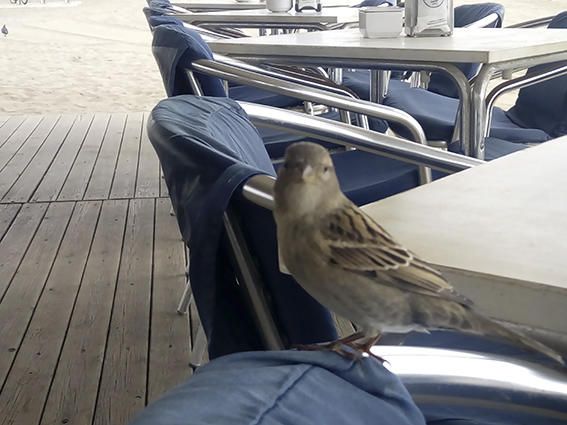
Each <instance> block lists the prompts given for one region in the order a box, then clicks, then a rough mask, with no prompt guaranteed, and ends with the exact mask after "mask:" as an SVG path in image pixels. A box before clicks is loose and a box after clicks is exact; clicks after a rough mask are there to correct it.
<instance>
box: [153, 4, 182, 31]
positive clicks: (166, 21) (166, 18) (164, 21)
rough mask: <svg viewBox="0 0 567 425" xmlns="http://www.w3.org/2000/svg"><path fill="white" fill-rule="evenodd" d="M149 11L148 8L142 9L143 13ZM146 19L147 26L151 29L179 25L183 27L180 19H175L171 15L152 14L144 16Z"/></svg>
mask: <svg viewBox="0 0 567 425" xmlns="http://www.w3.org/2000/svg"><path fill="white" fill-rule="evenodd" d="M146 10H149V8H147V7H144V12H145V11H146ZM146 17H147V19H148V24H149V25H150V28H151V29H154V28H155V27H157V26H159V25H181V26H183V21H181V19H179V18H176V17H175V16H171V15H153V14H151V13H150V14H146Z"/></svg>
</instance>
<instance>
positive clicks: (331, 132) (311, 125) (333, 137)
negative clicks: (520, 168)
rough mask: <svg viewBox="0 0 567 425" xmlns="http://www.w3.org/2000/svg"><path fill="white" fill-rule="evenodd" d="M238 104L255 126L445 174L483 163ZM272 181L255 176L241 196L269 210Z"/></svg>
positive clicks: (330, 123)
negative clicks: (385, 157)
mask: <svg viewBox="0 0 567 425" xmlns="http://www.w3.org/2000/svg"><path fill="white" fill-rule="evenodd" d="M239 103H240V105H241V106H242V108H243V109H244V110H245V111H246V113H247V115H248V117H249V118H250V120H251V121H252V122H253V123H254V124H255V125H257V126H265V127H272V128H276V129H286V130H288V131H291V132H295V133H297V134H301V135H304V136H306V137H313V138H316V139H319V140H324V141H329V142H332V143H337V144H341V145H344V146H348V147H355V148H357V149H360V150H363V151H366V152H370V153H374V154H378V155H382V156H387V157H390V158H394V159H398V160H401V161H405V162H409V163H413V164H418V165H425V166H427V167H431V168H435V169H438V170H441V171H445V172H448V173H453V172H458V171H462V170H466V169H468V168H471V167H474V166H476V165H481V164H484V163H485V162H484V161H481V160H479V159H475V158H471V157H467V156H462V155H457V154H455V153H452V152H446V151H442V150H439V149H435V148H432V147H429V146H425V145H420V144H416V143H413V142H410V141H408V140H404V139H401V138H399V137H393V136H388V135H385V134H381V133H376V132H374V131H370V130H365V129H363V128H360V127H354V126H352V125H348V124H344V123H341V122H337V121H331V120H327V119H323V118H318V117H312V116H308V115H305V114H300V113H298V112H293V111H288V110H284V109H278V108H273V107H270V106H264V105H257V104H254V103H247V102H239ZM274 181H275V179H274V178H273V177H270V176H267V175H257V176H254V177H252V178H251V179H249V180H248V181H247V183H246V184H245V185H244V188H243V195H244V197H245V198H246V199H248V200H250V201H252V202H254V203H255V204H257V205H260V206H262V207H264V208H266V209H272V208H273V196H272V191H273V184H274Z"/></svg>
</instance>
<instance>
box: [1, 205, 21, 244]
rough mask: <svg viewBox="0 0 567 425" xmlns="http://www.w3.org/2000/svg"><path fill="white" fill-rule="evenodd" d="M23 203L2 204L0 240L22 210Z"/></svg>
mask: <svg viewBox="0 0 567 425" xmlns="http://www.w3.org/2000/svg"><path fill="white" fill-rule="evenodd" d="M20 208H21V205H0V241H1V240H2V239H3V238H4V234H5V233H6V231H7V230H8V229H9V228H10V225H11V224H12V221H13V220H14V218H15V217H16V215H17V214H18V211H20Z"/></svg>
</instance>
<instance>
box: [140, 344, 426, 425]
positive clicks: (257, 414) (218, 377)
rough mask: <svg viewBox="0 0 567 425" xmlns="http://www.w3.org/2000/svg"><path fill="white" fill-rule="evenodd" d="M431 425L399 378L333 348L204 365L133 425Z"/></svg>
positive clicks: (243, 357) (235, 356) (228, 358)
mask: <svg viewBox="0 0 567 425" xmlns="http://www.w3.org/2000/svg"><path fill="white" fill-rule="evenodd" d="M371 423H376V424H380V425H425V420H424V418H423V415H422V414H421V412H420V410H419V409H418V408H417V406H416V405H415V404H414V402H413V400H412V399H411V397H410V395H409V393H408V392H407V390H406V389H405V388H404V386H403V385H402V383H401V382H400V380H399V379H398V377H396V376H395V375H394V374H392V373H390V372H389V371H388V370H387V369H386V368H384V367H383V366H382V365H381V364H380V363H379V362H377V361H375V360H374V359H363V360H361V361H358V362H353V361H350V360H346V359H344V358H342V357H340V356H338V355H336V354H334V353H329V352H305V351H272V352H262V353H238V354H233V355H230V356H225V357H222V358H219V359H216V360H214V361H212V362H211V363H209V364H207V365H205V366H203V367H201V368H199V369H198V370H197V372H196V373H195V374H194V375H193V376H192V377H191V378H190V379H189V380H187V381H186V382H185V383H184V384H182V385H180V386H179V387H177V388H175V389H174V390H172V391H170V392H169V393H167V394H166V395H165V396H164V397H162V398H161V399H160V400H158V401H156V402H154V403H152V404H151V405H149V406H148V407H147V408H146V409H145V410H143V411H142V412H141V414H139V415H138V417H137V418H136V419H135V420H134V421H133V422H131V425H197V424H199V425H201V424H214V425H259V424H262V425H312V424H325V425H346V424H348V425H366V424H371Z"/></svg>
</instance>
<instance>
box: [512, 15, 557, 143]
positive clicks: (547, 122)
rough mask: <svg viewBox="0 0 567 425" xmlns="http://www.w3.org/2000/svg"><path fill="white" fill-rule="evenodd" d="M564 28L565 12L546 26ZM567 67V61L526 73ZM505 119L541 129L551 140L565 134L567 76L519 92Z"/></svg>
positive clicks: (531, 69)
mask: <svg viewBox="0 0 567 425" xmlns="http://www.w3.org/2000/svg"><path fill="white" fill-rule="evenodd" d="M548 28H550V30H551V31H553V30H554V29H556V28H562V29H563V30H565V28H567V11H566V12H563V13H560V14H559V15H557V16H556V17H555V18H553V20H552V21H551V23H550V24H549V27H548ZM565 65H567V61H563V62H557V63H554V64H549V65H539V66H535V67H533V68H530V69H529V70H528V72H527V74H528V75H529V74H533V73H536V72H541V71H547V70H551V69H554V68H558V67H560V66H565ZM507 116H508V118H510V119H511V120H512V121H513V122H514V123H516V124H517V125H519V126H521V127H528V128H540V129H542V130H544V131H545V132H547V133H548V134H549V135H550V136H551V137H553V138H555V137H560V136H564V135H566V134H567V76H563V77H558V78H553V79H551V80H548V81H544V82H542V83H538V84H534V85H533V86H530V87H526V88H523V89H521V90H520V93H519V94H518V99H517V101H516V104H515V105H514V107H512V108H511V109H510V110H509V111H508V112H507Z"/></svg>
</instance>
